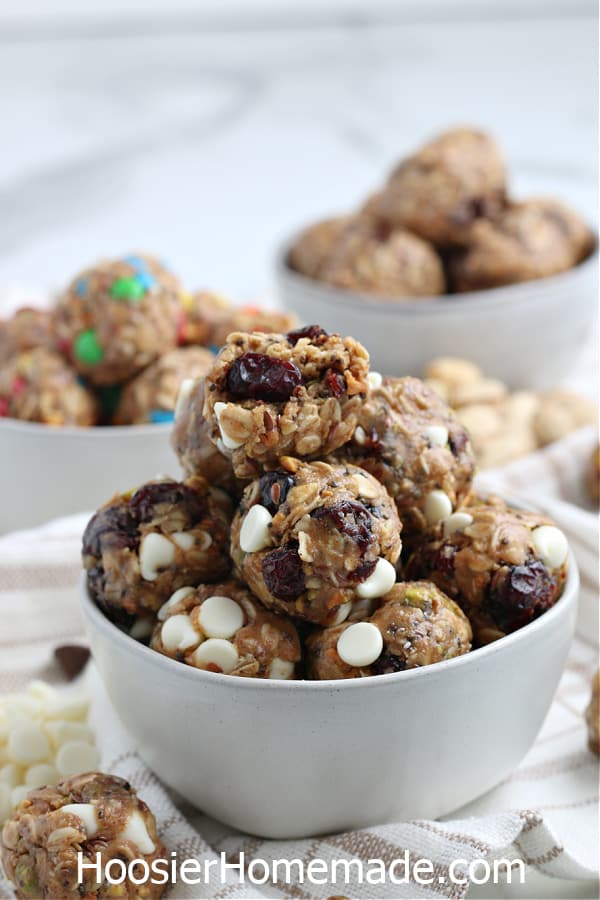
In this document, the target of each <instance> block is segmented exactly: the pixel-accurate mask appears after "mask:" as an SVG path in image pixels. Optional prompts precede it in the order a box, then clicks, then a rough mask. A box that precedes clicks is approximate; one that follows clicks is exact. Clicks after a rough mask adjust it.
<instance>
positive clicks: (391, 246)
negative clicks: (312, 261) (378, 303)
mask: <svg viewBox="0 0 600 900" xmlns="http://www.w3.org/2000/svg"><path fill="white" fill-rule="evenodd" d="M321 278H322V279H323V281H326V282H328V283H329V284H333V285H335V286H336V287H341V288H345V289H347V290H351V291H357V292H359V293H365V294H374V295H377V296H380V297H389V298H396V297H407V298H408V297H431V296H434V295H437V294H443V293H444V290H445V287H446V282H445V277H444V269H443V266H442V261H441V259H440V257H439V256H438V254H437V253H436V251H435V250H434V248H433V247H432V246H431V244H429V243H428V242H427V241H424V240H423V239H422V238H420V237H417V235H416V234H411V232H410V231H406V230H404V229H402V228H392V227H391V226H389V225H387V224H386V223H384V222H378V221H376V220H374V219H369V218H367V217H366V216H364V217H362V218H360V219H358V220H357V221H355V222H352V223H351V224H350V225H348V227H347V228H345V229H344V230H343V232H342V233H341V235H339V236H338V239H337V241H336V243H335V244H334V246H333V247H332V249H331V252H330V256H329V259H328V260H327V261H326V262H324V263H323V265H322V268H321Z"/></svg>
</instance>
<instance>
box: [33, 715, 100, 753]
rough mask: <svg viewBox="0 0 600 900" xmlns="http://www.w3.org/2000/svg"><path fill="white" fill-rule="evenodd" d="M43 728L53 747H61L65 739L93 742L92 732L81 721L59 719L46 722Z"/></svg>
mask: <svg viewBox="0 0 600 900" xmlns="http://www.w3.org/2000/svg"><path fill="white" fill-rule="evenodd" d="M44 730H45V732H46V734H47V735H48V737H49V738H50V741H51V742H52V745H53V746H54V748H58V747H61V746H62V745H63V744H66V742H67V741H86V743H88V744H93V743H94V732H93V731H92V729H91V728H90V727H89V726H88V725H84V724H83V722H66V721H61V720H60V719H59V720H58V721H57V722H46V724H45V725H44Z"/></svg>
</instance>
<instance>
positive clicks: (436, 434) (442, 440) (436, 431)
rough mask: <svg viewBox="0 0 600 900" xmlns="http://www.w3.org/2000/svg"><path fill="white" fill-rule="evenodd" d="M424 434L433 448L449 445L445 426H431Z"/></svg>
mask: <svg viewBox="0 0 600 900" xmlns="http://www.w3.org/2000/svg"><path fill="white" fill-rule="evenodd" d="M424 434H425V437H426V438H427V440H428V441H429V443H430V444H431V446H432V447H445V446H446V444H447V443H448V429H447V428H446V427H445V426H444V425H429V426H428V427H427V428H426V429H425V432H424Z"/></svg>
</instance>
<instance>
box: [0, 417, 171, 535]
mask: <svg viewBox="0 0 600 900" xmlns="http://www.w3.org/2000/svg"><path fill="white" fill-rule="evenodd" d="M171 428H172V426H171V425H170V424H164V425H162V424H157V425H127V426H121V427H113V426H109V427H106V428H73V427H58V426H57V427H52V426H50V425H41V424H39V423H37V422H20V421H18V420H16V419H0V472H2V473H3V478H2V502H1V503H0V534H2V533H5V532H7V531H16V530H17V529H19V528H29V527H32V526H34V525H39V524H41V523H42V522H46V521H48V519H52V518H54V517H56V516H66V515H68V514H69V513H75V512H84V511H86V510H93V509H96V508H97V507H98V506H100V505H101V504H102V503H105V502H106V501H107V500H109V499H110V497H112V495H113V494H114V493H115V492H116V491H120V490H127V489H129V488H131V487H135V486H136V485H138V484H141V483H142V482H143V481H147V480H148V479H150V478H153V477H154V476H155V475H158V474H168V475H175V476H177V474H178V473H179V463H178V462H177V458H176V456H175V454H174V453H173V451H172V449H171V446H170V443H169V441H170V435H171Z"/></svg>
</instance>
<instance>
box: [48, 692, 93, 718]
mask: <svg viewBox="0 0 600 900" xmlns="http://www.w3.org/2000/svg"><path fill="white" fill-rule="evenodd" d="M89 706H90V704H89V700H88V698H87V697H86V695H85V694H81V693H76V694H75V693H71V692H69V693H68V694H67V693H65V694H62V693H60V694H59V693H58V692H55V696H54V699H53V700H50V701H49V702H48V704H47V706H46V709H45V714H46V718H47V719H70V720H71V721H81V720H82V719H85V718H86V717H87V714H88V710H89Z"/></svg>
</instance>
